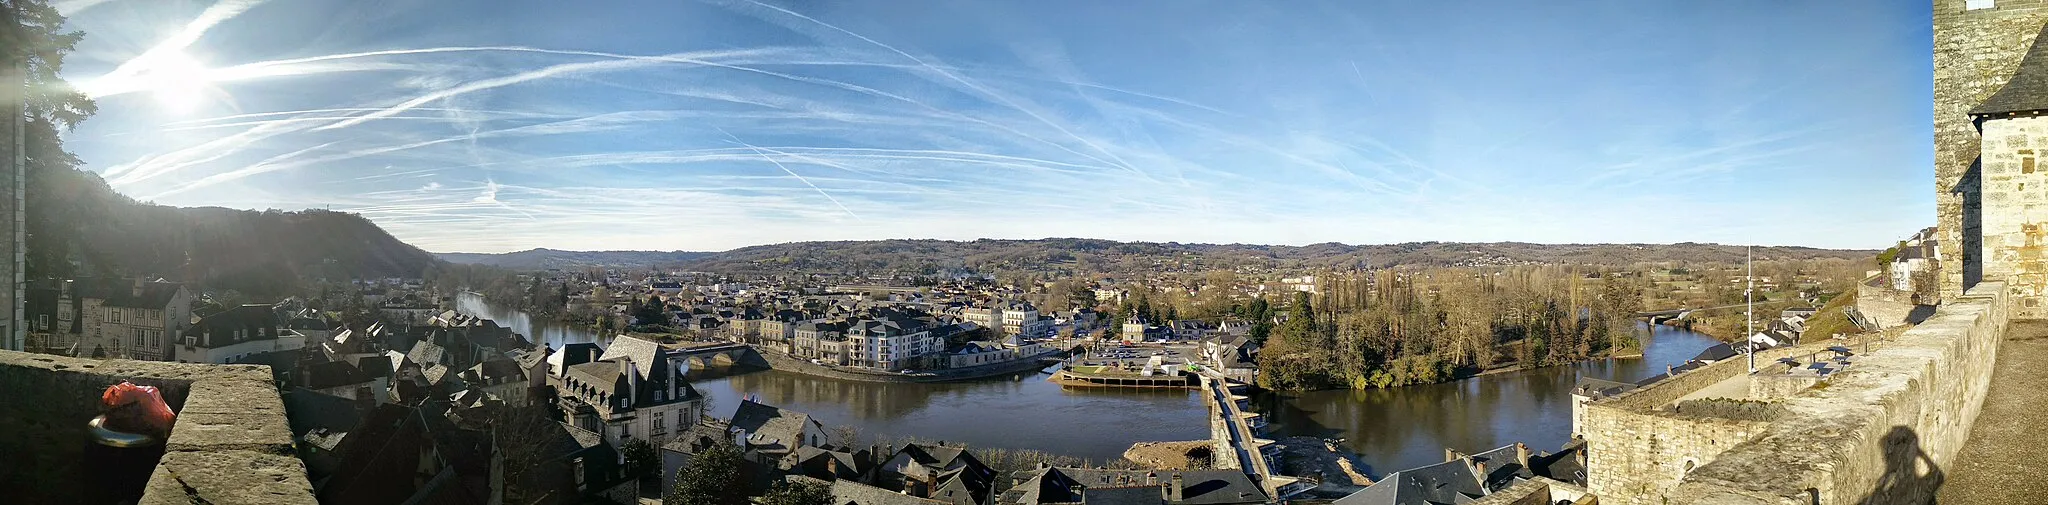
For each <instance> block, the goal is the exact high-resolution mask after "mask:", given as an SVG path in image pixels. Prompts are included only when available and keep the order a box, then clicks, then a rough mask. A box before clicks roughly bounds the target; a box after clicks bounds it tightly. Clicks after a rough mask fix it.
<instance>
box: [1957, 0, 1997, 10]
mask: <svg viewBox="0 0 2048 505" xmlns="http://www.w3.org/2000/svg"><path fill="white" fill-rule="evenodd" d="M1996 6H1997V5H1995V4H1994V0H1964V2H1963V10H1967V11H1973V10H1977V9H1989V8H1992V7H1996Z"/></svg>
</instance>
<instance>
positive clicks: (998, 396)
mask: <svg viewBox="0 0 2048 505" xmlns="http://www.w3.org/2000/svg"><path fill="white" fill-rule="evenodd" d="M1045 378H1046V376H1045V375H1044V374H1040V373H1036V372H1031V373H1021V374H1014V375H1008V376H1003V377H996V378H991V379H987V380H978V381H972V382H952V383H940V384H892V383H876V382H855V381H844V380H837V379H826V378H821V377H813V376H809V375H802V374H796V373H790V372H782V371H775V370H763V371H758V372H750V373H740V374H738V375H732V376H729V377H724V378H718V379H710V380H705V381H698V382H693V383H692V384H694V385H696V386H697V389H698V390H699V391H702V392H703V393H704V394H705V395H706V396H709V397H711V399H712V404H713V409H714V412H719V413H720V415H721V416H724V415H729V414H730V413H731V411H732V409H733V408H734V406H736V405H738V404H739V401H740V400H739V399H740V398H741V397H742V396H744V395H747V394H753V395H756V396H758V397H759V398H760V401H762V402H764V403H768V404H771V405H777V406H781V407H787V408H791V409H795V410H798V411H802V412H806V413H809V414H811V416H813V417H815V418H817V419H818V420H819V422H822V423H824V424H825V425H826V426H827V427H833V426H837V425H842V424H847V425H852V426H854V427H857V428H859V429H860V431H861V434H862V435H863V436H864V437H873V436H876V435H884V436H890V437H902V436H918V437H922V438H929V439H936V440H944V441H948V442H953V441H959V442H966V443H968V444H971V445H973V446H975V447H1007V448H1012V449H1038V450H1042V451H1047V452H1052V453H1056V454H1066V455H1071V456H1079V457H1084V458H1089V459H1092V460H1096V461H1106V460H1109V459H1114V458H1118V457H1121V456H1122V454H1123V451H1124V449H1127V448H1130V445H1131V444H1132V443H1135V442H1142V441H1148V440H1199V439H1204V438H1207V437H1208V436H1209V427H1208V424H1207V423H1205V422H1203V420H1204V419H1205V418H1206V416H1207V415H1208V408H1207V407H1205V406H1203V404H1202V402H1201V401H1200V399H1199V398H1197V397H1195V396H1194V394H1195V393H1194V392H1193V391H1186V390H1178V391H1175V390H1168V391H1157V390H1152V391H1135V390H1121V391H1112V390H1066V389H1062V388H1060V387H1059V385H1057V384H1053V383H1051V382H1046V380H1045Z"/></svg>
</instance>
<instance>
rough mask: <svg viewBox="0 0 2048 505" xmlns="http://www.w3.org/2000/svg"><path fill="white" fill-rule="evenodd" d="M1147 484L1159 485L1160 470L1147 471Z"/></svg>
mask: <svg viewBox="0 0 2048 505" xmlns="http://www.w3.org/2000/svg"><path fill="white" fill-rule="evenodd" d="M1145 485H1147V486H1157V485H1159V472H1145Z"/></svg>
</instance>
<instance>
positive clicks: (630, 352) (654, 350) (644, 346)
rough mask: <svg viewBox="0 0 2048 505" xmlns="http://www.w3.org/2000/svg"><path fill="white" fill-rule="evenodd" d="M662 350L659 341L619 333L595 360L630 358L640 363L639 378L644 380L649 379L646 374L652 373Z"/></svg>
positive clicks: (658, 361)
mask: <svg viewBox="0 0 2048 505" xmlns="http://www.w3.org/2000/svg"><path fill="white" fill-rule="evenodd" d="M663 352H664V351H663V350H662V348H661V344H659V343H655V342H653V341H648V340H641V339H639V338H634V337H631V336H624V335H621V336H619V338H616V339H613V340H612V343H611V345H610V346H608V347H606V348H605V350H604V356H602V357H599V358H597V360H598V361H610V360H614V359H619V358H626V359H631V360H633V362H634V363H638V364H639V365H640V367H639V368H640V370H639V372H640V380H643V381H644V380H650V379H648V377H647V376H648V375H649V374H652V373H654V367H655V366H656V364H657V363H660V362H661V361H660V360H658V359H656V358H658V357H660V356H662V354H663Z"/></svg>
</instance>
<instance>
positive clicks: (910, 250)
mask: <svg viewBox="0 0 2048 505" xmlns="http://www.w3.org/2000/svg"><path fill="white" fill-rule="evenodd" d="M1743 253H1744V250H1743V246H1736V245H1721V244H1698V243H1681V244H1532V243H1522V242H1492V243H1459V242H1411V243H1403V244H1385V245H1346V244H1337V243H1324V244H1313V245H1307V246H1267V245H1247V244H1183V243H1176V242H1168V243H1157V242H1118V241H1113V240H1098V239H1077V238H1052V239H1038V240H974V241H951V240H871V241H841V242H793V243H786V244H773V245H762V246H751V247H743V248H739V249H734V250H731V251H725V252H717V253H706V252H682V251H677V252H646V251H605V252H576V251H559V250H552V249H534V250H529V251H520V252H514V253H503V254H474V253H443V254H440V255H439V256H440V257H441V259H444V260H447V261H450V262H454V263H480V264H489V265H496V266H502V267H507V268H521V269H540V268H567V267H575V266H604V267H658V268H680V269H686V270H698V271H706V272H719V273H730V274H777V273H796V272H850V273H863V272H865V273H884V272H897V273H922V274H937V273H941V272H948V271H957V270H969V271H975V272H984V273H992V272H1043V273H1064V274H1086V273H1115V272H1135V271H1162V270H1178V271H1200V270H1230V269H1236V268H1238V267H1245V266H1250V267H1260V268H1269V269H1300V270H1313V269H1352V268H1372V267H1387V266H1403V265H1422V266H1482V265H1510V264H1528V263H1570V264H1589V265H1612V266H1622V265H1630V264H1635V263H1644V262H1651V263H1661V262H1677V263H1722V264H1727V263H1738V262H1741V261H1742V259H1743ZM1874 254H1876V251H1872V250H1838V249H1816V248H1811V247H1758V248H1756V257H1757V258H1758V259H1761V260H1771V259H1829V258H1839V259H1862V258H1869V257H1871V256H1872V255H1874Z"/></svg>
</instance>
